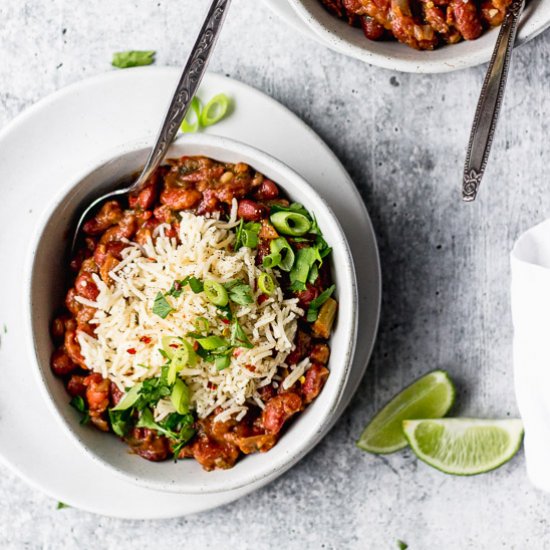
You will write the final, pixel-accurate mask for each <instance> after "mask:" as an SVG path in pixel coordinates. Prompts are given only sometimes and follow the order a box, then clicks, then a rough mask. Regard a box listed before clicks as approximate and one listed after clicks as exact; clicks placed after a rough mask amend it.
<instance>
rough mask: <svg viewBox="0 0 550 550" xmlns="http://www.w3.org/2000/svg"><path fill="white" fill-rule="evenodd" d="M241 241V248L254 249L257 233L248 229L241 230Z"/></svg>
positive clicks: (256, 244)
mask: <svg viewBox="0 0 550 550" xmlns="http://www.w3.org/2000/svg"><path fill="white" fill-rule="evenodd" d="M241 239H242V243H243V246H246V247H247V248H256V247H257V246H258V233H257V232H254V231H252V230H250V229H243V232H242V235H241Z"/></svg>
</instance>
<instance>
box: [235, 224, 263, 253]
mask: <svg viewBox="0 0 550 550" xmlns="http://www.w3.org/2000/svg"><path fill="white" fill-rule="evenodd" d="M261 227H262V226H261V224H259V223H256V222H246V223H245V222H244V220H243V219H242V218H241V221H240V222H239V225H238V227H237V233H236V235H235V244H234V246H233V248H234V249H235V250H239V248H241V247H242V246H246V247H248V248H256V247H257V246H258V234H259V232H260V229H261Z"/></svg>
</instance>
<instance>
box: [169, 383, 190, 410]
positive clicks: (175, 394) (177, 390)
mask: <svg viewBox="0 0 550 550" xmlns="http://www.w3.org/2000/svg"><path fill="white" fill-rule="evenodd" d="M170 401H172V405H174V408H175V409H176V412H177V413H178V414H187V413H188V412H189V402H190V401H191V392H190V390H189V387H188V386H187V384H186V383H185V382H184V381H183V380H181V379H180V378H178V379H177V380H176V381H175V383H174V388H173V389H172V394H171V395H170Z"/></svg>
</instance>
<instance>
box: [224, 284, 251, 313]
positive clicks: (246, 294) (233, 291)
mask: <svg viewBox="0 0 550 550" xmlns="http://www.w3.org/2000/svg"><path fill="white" fill-rule="evenodd" d="M223 286H224V288H225V290H227V294H228V295H229V299H230V300H231V301H232V302H235V303H236V304H239V305H241V306H246V305H247V304H251V303H252V302H254V298H252V289H251V288H250V285H247V284H246V283H243V282H242V281H241V280H240V279H237V280H235V281H230V282H229V283H225V285H223Z"/></svg>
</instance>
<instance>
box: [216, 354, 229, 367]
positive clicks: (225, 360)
mask: <svg viewBox="0 0 550 550" xmlns="http://www.w3.org/2000/svg"><path fill="white" fill-rule="evenodd" d="M230 363H231V357H230V355H229V354H228V353H226V354H225V355H217V356H216V359H215V360H214V365H215V366H216V370H224V369H226V368H227V367H229V365H230Z"/></svg>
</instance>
